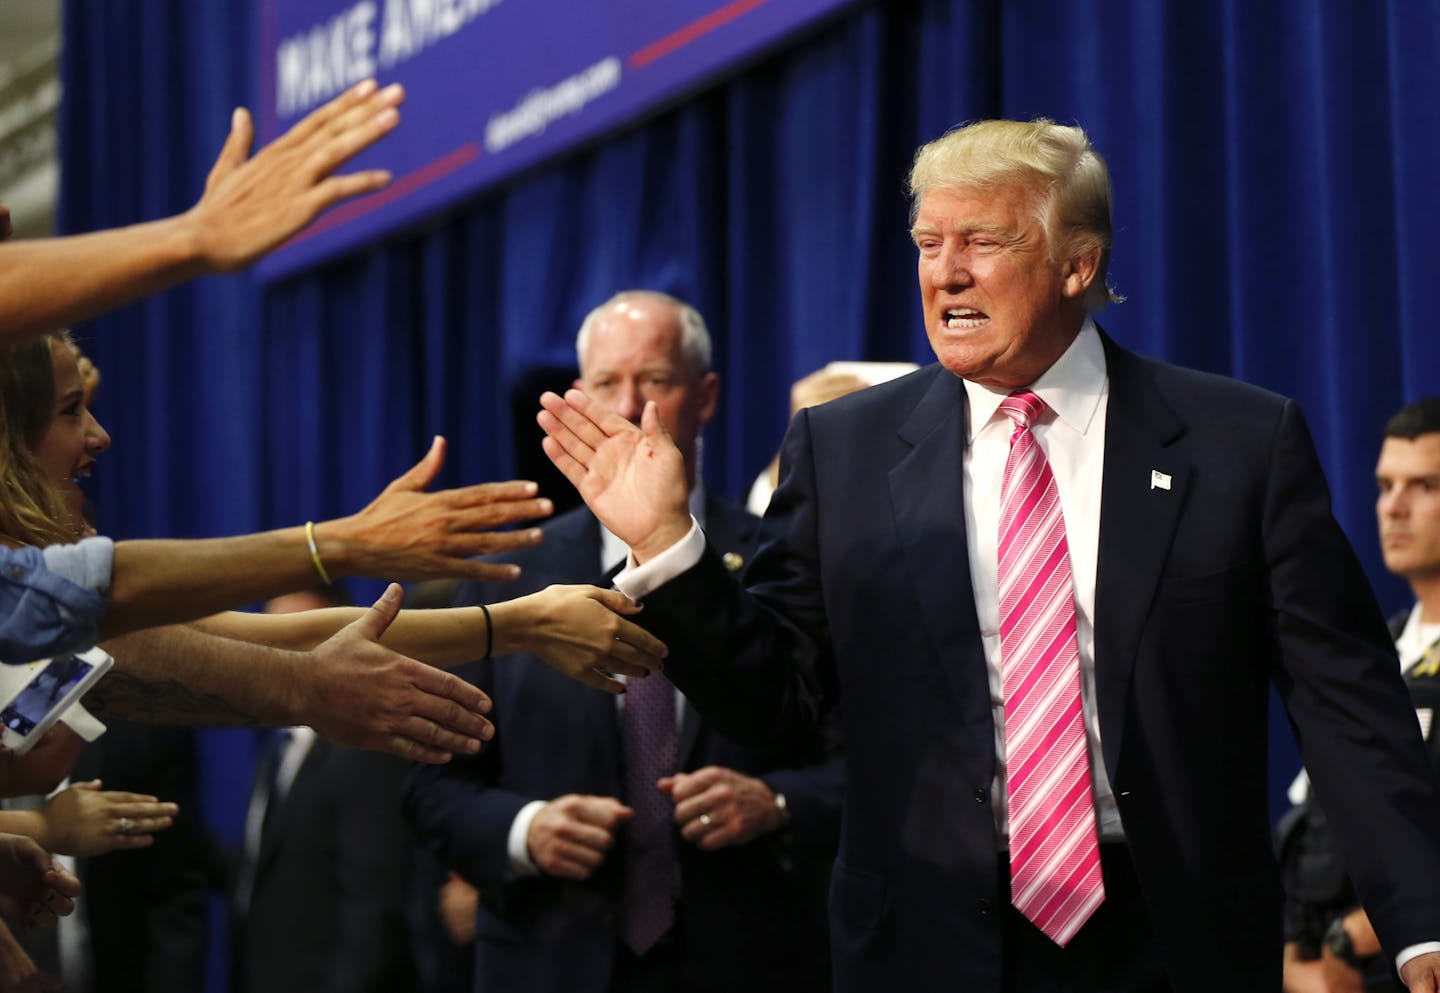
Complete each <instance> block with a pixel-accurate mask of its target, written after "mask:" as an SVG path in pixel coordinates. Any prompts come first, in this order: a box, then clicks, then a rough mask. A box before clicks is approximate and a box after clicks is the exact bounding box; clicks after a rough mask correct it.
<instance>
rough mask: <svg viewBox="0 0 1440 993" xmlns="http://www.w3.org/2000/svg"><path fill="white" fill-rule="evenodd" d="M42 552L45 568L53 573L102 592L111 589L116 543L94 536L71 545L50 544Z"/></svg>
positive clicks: (102, 593)
mask: <svg viewBox="0 0 1440 993" xmlns="http://www.w3.org/2000/svg"><path fill="white" fill-rule="evenodd" d="M41 553H42V554H43V555H44V556H45V568H47V569H49V570H50V571H51V572H53V573H55V574H56V575H59V576H64V577H65V578H66V579H68V580H70V582H72V583H74V584H75V585H76V586H80V587H83V588H85V589H87V590H91V591H93V592H95V593H99V594H101V595H104V594H106V593H108V592H109V591H110V573H111V572H112V571H113V570H114V568H115V543H114V542H113V541H111V540H110V539H109V538H105V537H102V536H98V535H97V536H96V537H93V538H86V539H84V540H83V541H78V542H76V543H75V544H73V545H50V546H48V547H46V548H44V549H42V550H41Z"/></svg>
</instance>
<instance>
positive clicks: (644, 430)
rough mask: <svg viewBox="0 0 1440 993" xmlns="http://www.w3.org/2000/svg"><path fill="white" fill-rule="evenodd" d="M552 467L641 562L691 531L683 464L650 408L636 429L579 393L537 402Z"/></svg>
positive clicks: (548, 396) (651, 405)
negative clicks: (571, 484)
mask: <svg viewBox="0 0 1440 993" xmlns="http://www.w3.org/2000/svg"><path fill="white" fill-rule="evenodd" d="M540 406H541V407H542V408H543V409H542V410H541V411H540V413H539V414H538V415H537V416H536V420H537V421H538V423H539V424H540V427H541V428H542V429H543V430H544V431H545V439H544V441H543V442H542V445H543V447H544V449H545V454H546V455H548V456H549V457H550V461H551V462H553V463H555V466H556V468H558V469H559V470H560V471H561V472H562V473H564V474H565V478H566V479H568V480H570V482H571V483H573V484H574V486H575V488H576V489H577V490H579V492H580V496H581V497H582V498H583V499H584V500H585V503H586V504H587V505H588V506H589V507H590V509H591V511H593V512H594V514H595V516H596V517H598V518H599V519H600V522H601V523H602V524H604V525H605V526H606V527H608V528H609V529H610V530H611V531H612V532H614V533H615V535H616V536H617V537H618V538H620V539H621V540H622V541H624V542H625V543H626V544H627V545H629V546H630V550H631V551H632V552H633V553H634V554H635V558H636V560H637V561H638V562H645V561H648V560H649V559H651V558H654V557H655V556H656V555H657V554H659V553H660V552H662V551H664V550H665V549H667V548H669V547H670V546H671V545H673V544H675V542H677V541H679V540H680V539H681V538H683V537H685V534H686V533H687V532H688V531H689V530H690V512H689V509H688V501H689V494H688V492H687V487H686V484H685V460H684V458H683V457H682V456H681V454H680V450H679V449H678V448H676V447H675V443H674V442H673V441H671V440H670V435H669V434H668V433H667V432H666V431H665V426H664V425H663V424H662V423H660V415H659V413H658V412H657V411H656V408H655V404H654V403H653V402H651V403H647V404H646V405H645V412H644V413H643V414H642V415H641V418H640V426H639V427H638V428H637V427H636V426H635V425H633V424H631V423H630V422H629V421H627V420H626V419H625V418H623V417H621V416H620V415H619V414H617V413H615V412H613V411H611V410H609V409H608V408H606V407H603V406H601V405H600V404H597V403H595V402H594V401H593V400H591V399H590V398H589V397H588V396H586V395H585V394H584V393H583V392H581V391H580V390H567V391H566V393H565V396H564V397H563V398H562V397H560V396H558V395H556V394H554V393H545V394H544V395H542V396H541V397H540Z"/></svg>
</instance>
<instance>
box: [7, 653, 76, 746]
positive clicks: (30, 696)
mask: <svg viewBox="0 0 1440 993" xmlns="http://www.w3.org/2000/svg"><path fill="white" fill-rule="evenodd" d="M94 668H95V666H94V665H93V664H91V663H89V662H86V661H85V660H84V659H82V658H77V657H76V656H74V655H66V656H63V657H61V658H57V659H53V660H51V662H50V664H49V665H47V666H44V667H42V668H41V669H40V670H39V671H38V672H37V673H36V674H35V678H34V679H32V680H30V682H29V683H28V684H27V685H26V686H25V688H24V689H22V690H21V691H20V692H19V693H18V694H16V696H15V699H13V700H11V701H10V703H9V704H7V705H6V707H5V709H4V710H0V724H3V725H4V726H5V727H7V728H9V729H10V730H11V731H14V732H15V733H16V734H19V735H26V734H29V733H30V732H31V731H33V730H34V729H35V725H36V724H38V723H39V722H40V721H42V720H43V719H44V718H45V715H46V714H48V713H49V712H50V711H51V709H53V708H54V706H55V705H56V704H57V703H59V702H60V701H61V700H63V699H64V698H65V694H66V693H67V692H69V690H70V689H71V688H72V687H73V686H74V685H75V684H76V683H78V682H80V680H82V679H84V678H85V677H86V676H87V675H89V673H90V671H91V670H92V669H94Z"/></svg>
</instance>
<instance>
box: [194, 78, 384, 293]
mask: <svg viewBox="0 0 1440 993" xmlns="http://www.w3.org/2000/svg"><path fill="white" fill-rule="evenodd" d="M404 99H405V91H404V90H403V89H402V88H401V87H400V85H399V84H392V85H390V86H387V87H385V88H384V89H383V90H382V89H380V88H379V87H378V86H377V85H376V83H375V81H374V80H373V79H367V80H364V81H363V82H360V83H357V84H355V85H354V86H352V87H350V89H348V90H346V91H345V92H344V93H342V94H340V95H339V96H338V97H336V98H335V99H334V100H331V101H330V102H329V103H327V104H325V106H323V107H320V108H319V109H318V110H315V111H314V112H313V113H311V114H310V115H308V116H307V117H306V118H305V119H304V120H302V121H300V122H299V123H298V124H296V125H295V126H294V127H292V128H291V129H290V130H289V131H287V132H285V133H284V134H283V135H281V136H280V137H279V138H276V139H275V140H274V141H272V142H271V143H270V144H269V145H266V146H265V147H264V148H262V149H260V151H259V152H257V153H256V154H255V155H254V156H253V157H252V156H251V155H250V148H251V145H252V144H253V143H254V140H255V125H254V123H253V122H252V121H251V119H250V113H249V112H248V111H247V110H245V109H244V108H243V107H241V108H237V109H236V111H235V113H234V116H233V117H232V119H231V122H230V135H229V137H227V138H226V139H225V145H224V147H223V148H221V149H220V156H219V158H217V159H216V160H215V165H214V167H212V168H211V170H210V175H209V177H207V179H206V180H205V193H204V195H202V196H201V198H200V202H199V203H197V204H196V205H195V206H194V207H192V208H191V209H190V210H189V211H188V212H187V213H186V214H185V215H184V220H185V221H186V222H187V224H188V226H189V227H190V228H191V230H193V232H194V235H195V239H196V249H197V251H198V254H199V257H200V258H201V259H202V260H204V262H205V264H206V267H207V269H208V270H210V271H216V272H233V271H235V270H237V269H243V268H245V267H246V266H248V265H250V264H251V263H252V262H254V261H255V260H256V259H258V258H260V256H262V255H264V254H265V253H266V252H269V251H270V250H271V249H272V248H274V247H275V246H277V245H279V244H280V243H282V242H284V241H285V240H286V239H288V238H289V237H290V236H291V235H293V234H295V233H296V232H297V231H299V230H300V229H301V228H303V227H305V225H307V224H309V223H310V222H311V221H313V220H314V219H315V218H316V217H318V216H319V215H320V214H321V212H323V211H325V210H327V209H329V208H330V207H332V206H334V205H335V204H337V203H339V202H340V201H342V200H347V199H349V198H350V197H354V196H358V195H360V194H362V193H369V192H371V191H374V190H378V189H380V188H381V187H383V186H385V185H386V184H387V183H389V182H390V173H389V172H387V171H385V170H383V169H369V170H365V171H363V172H356V173H351V174H349V175H344V176H336V175H334V172H335V170H337V169H339V168H340V167H341V166H342V165H344V164H345V163H346V162H348V161H350V160H351V159H352V158H354V157H355V156H356V155H358V154H359V153H360V152H361V151H363V150H365V149H366V148H368V147H369V146H371V145H373V144H374V143H375V142H377V141H379V140H380V139H381V138H382V137H384V136H385V135H387V134H389V133H390V132H391V131H392V130H394V128H395V125H396V124H398V123H399V122H400V112H399V110H398V109H397V108H398V107H399V105H400V102H401V101H402V100H404Z"/></svg>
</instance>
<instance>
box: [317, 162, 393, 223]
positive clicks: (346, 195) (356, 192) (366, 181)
mask: <svg viewBox="0 0 1440 993" xmlns="http://www.w3.org/2000/svg"><path fill="white" fill-rule="evenodd" d="M392 178H393V177H392V176H391V174H390V172H389V170H387V169H366V170H365V171H364V172H350V173H346V174H345V175H343V176H331V177H330V178H328V179H326V180H324V181H323V182H320V183H318V184H316V186H315V188H314V189H313V190H311V191H310V195H309V200H310V203H309V205H308V206H307V208H306V209H307V210H308V211H309V212H310V213H311V214H317V215H318V214H321V213H324V212H325V211H327V210H329V209H330V208H331V207H333V206H335V205H336V204H337V203H341V202H342V201H345V200H349V199H350V198H351V197H358V196H360V195H361V194H362V193H374V192H375V191H376V190H382V189H384V188H385V187H386V186H389V185H390V180H391V179H392Z"/></svg>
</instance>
